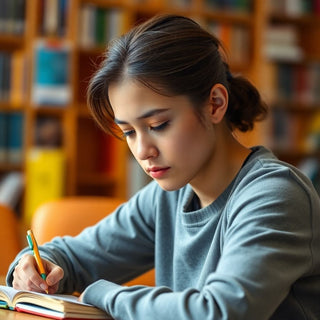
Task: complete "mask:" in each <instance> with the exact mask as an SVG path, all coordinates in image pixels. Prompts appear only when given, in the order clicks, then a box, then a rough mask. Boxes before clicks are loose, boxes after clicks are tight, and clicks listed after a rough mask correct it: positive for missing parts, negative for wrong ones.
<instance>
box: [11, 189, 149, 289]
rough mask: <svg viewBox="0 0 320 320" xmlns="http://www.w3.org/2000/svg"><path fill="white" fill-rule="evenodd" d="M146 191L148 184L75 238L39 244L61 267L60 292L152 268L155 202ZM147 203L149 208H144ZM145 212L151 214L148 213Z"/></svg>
mask: <svg viewBox="0 0 320 320" xmlns="http://www.w3.org/2000/svg"><path fill="white" fill-rule="evenodd" d="M151 187H152V186H151ZM148 190H149V187H147V188H146V190H145V191H143V192H141V194H140V195H137V196H135V197H134V198H133V199H131V200H130V201H129V202H128V203H126V204H124V205H122V206H120V207H119V208H118V209H117V210H115V212H114V213H112V214H111V215H108V216H107V217H106V218H105V219H103V220H102V221H100V223H98V224H97V225H96V226H93V227H90V228H87V229H85V230H84V231H83V232H82V233H81V234H80V235H78V236H77V237H63V238H60V237H57V238H55V239H53V240H52V241H51V242H50V243H47V244H45V245H44V246H40V247H39V250H40V252H41V256H42V257H43V258H44V259H46V260H48V261H51V262H53V263H54V264H56V265H58V266H60V267H61V268H62V269H63V270H64V278H63V279H62V281H61V282H60V288H59V290H58V291H59V292H62V291H63V292H73V291H80V292H81V291H82V290H83V289H84V288H85V287H86V286H87V285H88V284H90V283H92V282H93V281H96V280H97V279H100V278H105V279H109V280H112V281H114V282H117V283H122V282H125V281H127V280H130V279H132V278H133V277H135V276H136V275H138V274H141V273H143V272H144V271H145V270H148V269H151V268H152V267H153V261H154V258H153V257H154V239H153V237H154V228H153V223H154V222H153V216H152V213H153V212H154V210H153V205H154V202H153V198H152V197H150V196H148V197H147V199H146V196H145V195H146V194H147V195H148V194H149V193H150V192H149V191H148ZM148 199H149V200H148ZM148 206H151V207H149V208H148V210H145V209H146V208H147V207H148ZM145 211H147V212H150V213H151V214H150V215H149V216H147V215H145V214H144V212H145ZM75 214H76V213H75ZM26 252H28V249H25V250H23V251H22V252H21V253H20V254H19V255H18V256H17V258H16V259H15V261H14V262H13V263H12V265H11V267H10V270H9V273H8V277H7V282H8V284H9V285H12V280H13V279H12V275H13V271H14V268H15V266H16V265H17V263H18V261H20V258H21V256H22V255H23V254H24V253H26ZM48 278H49V275H48Z"/></svg>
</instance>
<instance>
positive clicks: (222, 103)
mask: <svg viewBox="0 0 320 320" xmlns="http://www.w3.org/2000/svg"><path fill="white" fill-rule="evenodd" d="M227 107H228V91H227V89H226V87H225V86H223V85H222V84H220V83H217V84H215V85H214V86H213V87H212V89H211V92H210V108H211V119H212V122H213V123H215V124H216V123H219V122H221V121H222V119H223V117H224V115H225V113H226V111H227Z"/></svg>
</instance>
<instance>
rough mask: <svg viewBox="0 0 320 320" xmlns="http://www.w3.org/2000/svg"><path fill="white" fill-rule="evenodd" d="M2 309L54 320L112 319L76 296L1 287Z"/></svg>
mask: <svg viewBox="0 0 320 320" xmlns="http://www.w3.org/2000/svg"><path fill="white" fill-rule="evenodd" d="M0 308H4V309H10V310H16V311H18V312H25V313H31V314H36V315H40V316H43V317H48V318H52V319H111V318H110V317H109V316H108V315H107V314H106V313H105V312H104V311H102V310H100V309H98V308H96V307H94V306H92V305H89V304H86V303H83V302H80V301H79V300H78V298H77V297H76V296H72V295H64V294H45V293H38V292H32V291H22V290H15V289H13V288H11V287H7V286H0Z"/></svg>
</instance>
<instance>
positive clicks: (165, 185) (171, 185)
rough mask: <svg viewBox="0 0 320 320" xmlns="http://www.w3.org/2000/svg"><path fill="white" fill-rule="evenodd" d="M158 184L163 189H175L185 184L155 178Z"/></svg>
mask: <svg viewBox="0 0 320 320" xmlns="http://www.w3.org/2000/svg"><path fill="white" fill-rule="evenodd" d="M156 182H157V183H158V185H159V186H160V187H161V188H162V189H163V190H165V191H176V190H179V189H181V188H182V187H184V186H185V185H186V184H177V183H168V182H167V183H166V182H165V181H159V180H156Z"/></svg>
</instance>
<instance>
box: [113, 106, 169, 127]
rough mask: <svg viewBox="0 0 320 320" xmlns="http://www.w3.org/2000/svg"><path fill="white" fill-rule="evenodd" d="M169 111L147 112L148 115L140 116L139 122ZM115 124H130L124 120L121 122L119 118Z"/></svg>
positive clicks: (115, 119)
mask: <svg viewBox="0 0 320 320" xmlns="http://www.w3.org/2000/svg"><path fill="white" fill-rule="evenodd" d="M168 110H169V109H153V110H149V111H147V112H146V113H143V114H142V115H141V116H139V117H138V118H137V119H138V120H142V119H146V118H150V117H153V116H155V115H158V114H160V113H163V112H166V111H168ZM114 122H115V123H116V124H128V122H126V121H123V120H119V119H117V118H114Z"/></svg>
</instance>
